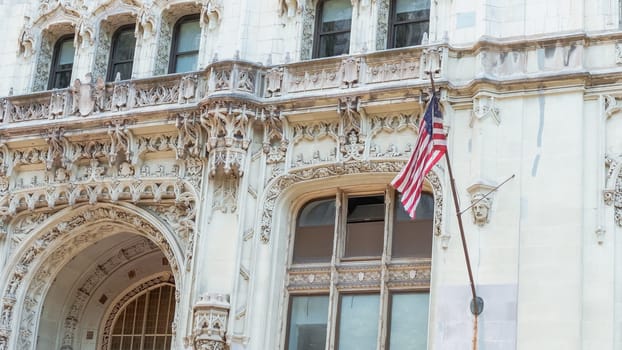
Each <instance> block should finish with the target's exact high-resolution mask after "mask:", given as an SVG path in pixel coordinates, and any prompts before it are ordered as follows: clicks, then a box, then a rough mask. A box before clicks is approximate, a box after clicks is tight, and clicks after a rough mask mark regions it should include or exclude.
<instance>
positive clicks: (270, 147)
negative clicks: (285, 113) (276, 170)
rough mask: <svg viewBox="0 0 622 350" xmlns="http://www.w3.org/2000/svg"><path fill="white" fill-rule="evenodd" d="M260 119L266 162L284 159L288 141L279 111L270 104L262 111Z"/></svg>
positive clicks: (276, 161)
mask: <svg viewBox="0 0 622 350" xmlns="http://www.w3.org/2000/svg"><path fill="white" fill-rule="evenodd" d="M260 120H261V121H262V122H263V125H264V137H263V151H264V153H266V155H267V159H266V161H267V163H268V164H272V163H278V162H281V161H283V160H285V154H286V152H287V146H288V144H289V142H288V141H287V139H286V138H285V136H284V134H283V132H284V128H283V120H282V119H281V111H280V110H279V109H278V108H277V107H275V106H270V108H268V109H265V110H264V111H263V112H262V114H261V118H260Z"/></svg>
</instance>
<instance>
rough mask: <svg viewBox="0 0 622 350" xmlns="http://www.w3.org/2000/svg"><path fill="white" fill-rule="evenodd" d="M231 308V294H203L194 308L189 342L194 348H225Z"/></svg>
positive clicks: (220, 349) (200, 349) (206, 349)
mask: <svg viewBox="0 0 622 350" xmlns="http://www.w3.org/2000/svg"><path fill="white" fill-rule="evenodd" d="M229 308H230V305H229V295H225V294H209V293H208V294H204V295H202V296H201V298H200V299H199V301H197V302H196V304H194V306H193V308H192V311H193V319H192V335H191V336H190V339H188V340H187V343H191V344H192V348H193V349H194V350H225V349H226V348H227V347H226V341H227V339H226V336H227V324H228V319H229Z"/></svg>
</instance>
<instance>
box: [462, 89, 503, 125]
mask: <svg viewBox="0 0 622 350" xmlns="http://www.w3.org/2000/svg"><path fill="white" fill-rule="evenodd" d="M486 117H490V119H492V120H493V121H494V122H495V124H497V125H499V124H501V118H500V117H499V108H497V106H496V105H495V98H494V96H483V95H481V96H476V97H475V98H474V99H473V113H472V114H471V121H470V122H469V127H471V128H472V127H473V124H475V121H476V120H482V119H484V118H486Z"/></svg>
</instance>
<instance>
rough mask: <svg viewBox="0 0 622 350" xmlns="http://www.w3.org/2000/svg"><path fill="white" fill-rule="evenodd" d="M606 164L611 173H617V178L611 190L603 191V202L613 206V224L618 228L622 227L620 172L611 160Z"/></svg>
mask: <svg viewBox="0 0 622 350" xmlns="http://www.w3.org/2000/svg"><path fill="white" fill-rule="evenodd" d="M608 158H609V157H608ZM609 159H610V158H609ZM607 164H608V165H609V167H610V169H613V170H610V172H611V173H615V172H616V171H617V177H616V178H615V185H614V186H613V189H607V190H605V191H603V200H604V201H605V204H607V205H610V206H613V208H614V217H615V222H616V224H617V225H618V226H620V227H622V171H620V168H619V167H617V166H616V165H617V162H615V161H613V160H609V161H608V162H607Z"/></svg>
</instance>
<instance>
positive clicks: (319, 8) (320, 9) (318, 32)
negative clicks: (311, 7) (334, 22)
mask: <svg viewBox="0 0 622 350" xmlns="http://www.w3.org/2000/svg"><path fill="white" fill-rule="evenodd" d="M325 3H326V0H320V1H318V3H317V5H316V8H315V29H314V30H313V50H312V53H311V58H312V59H315V58H328V57H337V56H340V55H343V54H339V55H334V56H320V38H321V37H322V36H326V35H335V34H342V33H349V35H350V37H349V38H348V45H350V44H351V41H350V39H351V38H352V20H353V19H354V16H351V17H350V28H349V29H348V30H347V31H346V30H337V31H332V32H322V23H323V22H322V17H323V15H324V4H325ZM351 8H352V11H354V8H353V7H351ZM349 53H350V48H349V47H348V52H347V53H345V54H346V55H347V54H349Z"/></svg>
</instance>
